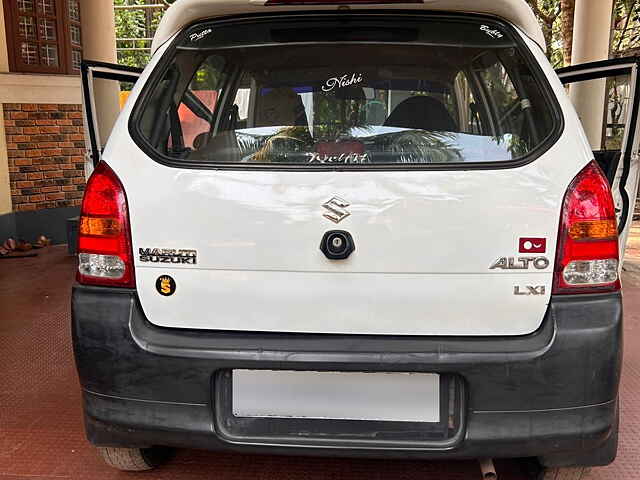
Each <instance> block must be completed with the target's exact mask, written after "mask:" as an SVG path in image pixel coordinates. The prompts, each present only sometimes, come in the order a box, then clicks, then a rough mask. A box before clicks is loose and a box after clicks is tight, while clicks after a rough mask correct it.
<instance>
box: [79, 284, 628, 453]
mask: <svg viewBox="0 0 640 480" xmlns="http://www.w3.org/2000/svg"><path fill="white" fill-rule="evenodd" d="M72 303H73V305H72V307H73V308H72V310H73V336H74V351H75V355H76V362H77V367H78V373H79V376H80V382H81V384H82V388H83V395H84V407H85V420H86V428H87V435H88V438H89V440H90V441H91V442H92V443H94V444H96V445H113V446H149V445H169V446H178V447H193V448H204V449H235V450H245V451H247V450H248V451H257V452H270V453H287V454H296V453H301V454H314V455H316V454H318V455H322V454H327V455H348V456H359V455H362V456H367V455H375V456H380V455H382V454H384V455H389V456H402V457H422V458H476V457H495V458H500V457H532V456H558V455H567V456H568V457H574V458H575V457H577V456H580V457H582V456H583V454H586V455H587V457H588V453H589V452H590V451H592V450H596V449H598V448H599V447H600V446H601V445H602V444H603V443H605V442H606V441H607V439H608V438H609V436H610V435H611V432H612V428H613V427H614V426H615V421H616V415H617V395H618V384H619V379H620V368H621V357H622V306H621V297H620V295H593V296H572V297H565V298H555V299H553V301H552V303H551V305H550V307H549V310H548V313H547V315H546V318H545V320H544V323H543V325H542V327H541V328H540V329H539V330H538V331H537V332H535V333H534V334H531V335H527V336H523V337H516V338H475V339H474V338H433V337H431V338H418V337H377V336H348V335H308V334H304V335H301V334H273V333H246V332H244V333H243V332H215V331H206V332H203V331H189V330H178V329H166V328H158V327H155V326H153V325H152V324H150V323H149V322H148V321H147V319H146V318H145V316H144V313H143V311H142V309H141V307H140V305H139V302H138V300H137V296H136V294H135V292H134V291H130V290H116V289H104V288H90V287H76V288H75V289H74V292H73V302H72ZM232 369H270V370H314V371H370V372H375V371H379V372H392V371H398V372H431V373H440V374H441V375H443V376H444V375H449V374H450V375H453V376H455V378H458V379H461V384H462V385H463V386H464V388H463V389H461V397H462V401H461V405H462V408H461V409H460V425H459V429H458V431H457V432H456V435H453V436H452V437H451V438H449V439H447V440H446V441H441V442H432V443H429V442H411V441H410V439H405V440H406V441H401V442H388V443H385V442H380V441H375V440H372V439H371V436H370V435H369V436H363V437H362V438H361V439H358V438H357V435H356V438H355V439H354V437H353V435H352V436H351V440H350V441H348V442H345V441H339V439H333V438H329V437H327V438H317V437H313V436H311V437H309V436H307V437H304V436H303V435H300V436H299V437H293V438H292V437H291V436H288V437H285V436H277V435H270V434H269V432H268V431H264V432H262V435H258V436H256V435H253V436H251V435H247V436H242V435H236V432H234V431H231V430H230V429H229V428H227V426H228V425H227V423H228V419H225V417H224V415H222V411H223V408H222V406H221V402H222V400H221V398H223V397H221V396H220V395H219V392H220V391H221V387H220V386H221V384H222V383H223V378H224V375H225V374H226V372H228V371H229V370H232ZM300 430H301V431H302V430H304V428H301V429H300ZM401 440H402V439H401ZM594 458H595V457H594ZM597 462H598V461H597V460H594V463H597Z"/></svg>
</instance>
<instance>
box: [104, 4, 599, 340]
mask: <svg viewBox="0 0 640 480" xmlns="http://www.w3.org/2000/svg"><path fill="white" fill-rule="evenodd" d="M400 26H401V28H400ZM526 41H527V40H526V39H524V38H523V37H522V36H521V35H520V34H519V33H518V32H517V31H516V30H515V29H513V28H512V27H510V26H509V25H507V24H504V23H502V22H499V21H496V20H490V19H487V18H483V17H474V16H446V15H424V16H417V15H411V16H404V15H400V14H394V15H390V14H389V15H384V16H381V15H366V14H358V15H356V14H353V15H349V16H347V15H342V16H340V18H336V17H332V16H330V15H305V16H299V15H295V16H288V17H282V18H277V19H275V18H256V19H252V20H238V21H233V22H231V21H218V22H216V21H213V22H209V23H204V24H199V25H196V26H194V27H191V28H190V29H188V30H187V31H185V32H183V33H182V34H180V35H179V36H178V38H177V39H176V40H175V43H174V44H173V45H172V46H171V47H170V48H169V49H168V50H167V51H166V53H165V54H164V59H163V60H162V62H160V64H159V65H160V66H158V67H157V68H156V71H155V73H153V74H152V75H151V78H150V80H149V81H148V82H147V86H146V87H145V88H144V89H142V93H141V95H140V96H139V99H138V101H137V104H136V106H135V108H134V110H133V117H132V122H131V133H132V136H133V139H134V141H135V143H136V145H133V144H132V143H130V142H129V143H128V144H125V145H114V146H110V147H108V150H107V152H106V153H105V158H106V159H107V161H109V158H108V156H109V154H111V155H113V156H114V157H115V156H117V155H122V154H123V153H124V152H125V151H127V150H128V151H134V152H135V153H133V154H130V158H129V159H128V160H127V162H123V161H119V162H118V163H117V164H116V165H115V166H114V169H115V170H116V173H117V174H118V175H119V176H120V178H121V180H122V182H123V184H124V186H125V189H126V191H127V197H128V203H129V212H130V216H131V228H132V239H133V249H134V256H135V268H136V282H137V289H138V293H139V297H140V302H141V304H142V307H143V309H144V311H145V313H146V315H147V317H148V319H149V320H150V321H151V322H152V323H154V324H156V325H159V326H163V327H177V328H190V329H220V330H238V331H269V332H301V333H303V332H316V333H343V334H345V333H346V334H386V335H466V336H485V335H486V336H488V335H492V336H493V335H522V334H528V333H531V332H533V331H535V330H536V329H537V328H539V326H540V324H541V322H542V319H543V317H544V314H545V312H546V309H547V305H548V303H549V299H550V295H551V286H552V280H553V259H554V255H555V251H556V236H557V232H558V224H559V218H560V209H561V204H562V199H563V196H564V193H565V191H566V189H567V186H568V185H569V183H570V181H571V179H572V178H573V176H575V174H576V173H577V172H578V171H579V169H580V168H581V167H582V166H583V165H584V163H586V161H587V160H588V158H587V157H586V156H585V158H584V159H581V158H580V157H576V154H575V152H584V148H583V149H582V150H581V149H580V145H581V144H579V143H578V142H579V141H581V140H582V139H577V140H576V139H573V138H566V139H565V138H563V139H562V140H561V141H558V139H559V136H560V133H561V128H562V122H561V121H560V115H561V114H560V110H559V108H560V107H559V105H558V104H557V101H556V100H555V99H554V94H553V91H552V90H551V87H550V85H549V84H548V82H547V80H546V79H545V75H544V73H543V72H542V71H541V69H540V67H539V66H538V65H537V61H536V59H535V58H534V56H533V54H532V53H531V51H530V50H529V48H528V47H527V46H526V44H525V42H526ZM536 55H539V56H540V57H542V54H541V53H540V52H536ZM545 68H546V67H545ZM547 73H548V72H547ZM556 88H557V89H558V90H559V89H560V87H559V84H558V85H556ZM576 128H577V127H576ZM125 143H126V142H125ZM567 152H573V153H571V155H572V157H571V158H569V160H567V159H566V157H567ZM148 157H151V159H150V158H148ZM563 160H564V163H562V161H563ZM332 231H343V232H348V233H349V234H350V236H351V237H352V239H353V243H354V247H355V249H354V251H353V253H351V254H350V255H349V256H348V258H346V259H341V260H335V259H330V258H328V257H327V255H326V254H325V253H324V252H323V251H322V249H321V240H322V239H323V237H324V236H325V235H326V234H327V232H332ZM167 285H170V287H168V286H167Z"/></svg>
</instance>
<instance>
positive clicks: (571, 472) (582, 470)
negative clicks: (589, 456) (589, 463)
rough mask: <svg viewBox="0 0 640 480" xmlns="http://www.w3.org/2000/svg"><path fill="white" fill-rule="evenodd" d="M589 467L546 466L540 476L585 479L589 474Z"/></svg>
mask: <svg viewBox="0 0 640 480" xmlns="http://www.w3.org/2000/svg"><path fill="white" fill-rule="evenodd" d="M590 470H591V469H590V468H589V467H558V468H545V469H543V470H542V472H541V473H540V476H539V477H538V479H539V480H584V479H586V478H587V475H589V471H590Z"/></svg>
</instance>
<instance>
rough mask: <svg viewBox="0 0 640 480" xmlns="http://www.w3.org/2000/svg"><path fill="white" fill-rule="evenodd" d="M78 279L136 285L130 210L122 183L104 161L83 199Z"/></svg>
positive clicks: (88, 282)
mask: <svg viewBox="0 0 640 480" xmlns="http://www.w3.org/2000/svg"><path fill="white" fill-rule="evenodd" d="M78 257H79V265H78V275H77V279H78V282H80V283H82V284H84V285H107V286H116V287H133V286H134V284H135V281H134V280H135V277H134V271H133V255H132V249H131V233H130V229H129V210H128V207H127V197H126V195H125V192H124V188H123V187H122V183H121V182H120V180H119V179H118V177H117V176H116V174H115V173H114V172H113V170H111V168H109V166H108V165H107V164H106V163H104V162H100V163H99V164H98V165H97V166H96V169H95V171H94V172H93V174H92V175H91V177H89V181H88V182H87V188H86V191H85V194H84V199H83V200H82V209H81V212H80V227H79V233H78Z"/></svg>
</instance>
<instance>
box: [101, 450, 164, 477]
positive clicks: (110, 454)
mask: <svg viewBox="0 0 640 480" xmlns="http://www.w3.org/2000/svg"><path fill="white" fill-rule="evenodd" d="M169 452H170V450H169V449H166V448H162V447H152V448H122V447H98V453H99V454H100V456H101V457H102V459H103V460H104V462H105V463H106V464H107V465H109V466H110V467H113V468H116V469H118V470H123V471H126V472H143V471H145V470H153V469H154V468H156V467H157V466H159V465H161V464H162V463H164V462H165V461H166V460H167V458H168V457H169Z"/></svg>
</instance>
